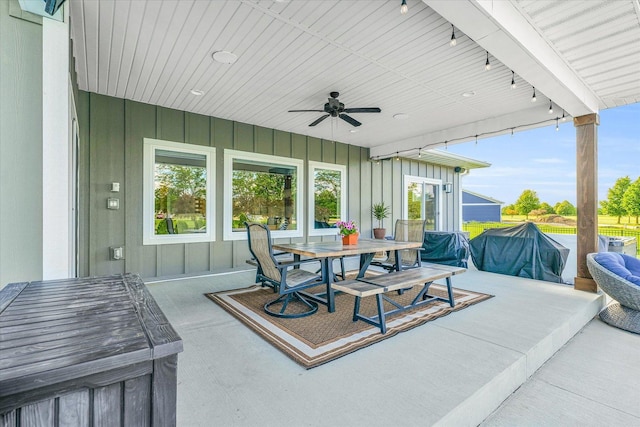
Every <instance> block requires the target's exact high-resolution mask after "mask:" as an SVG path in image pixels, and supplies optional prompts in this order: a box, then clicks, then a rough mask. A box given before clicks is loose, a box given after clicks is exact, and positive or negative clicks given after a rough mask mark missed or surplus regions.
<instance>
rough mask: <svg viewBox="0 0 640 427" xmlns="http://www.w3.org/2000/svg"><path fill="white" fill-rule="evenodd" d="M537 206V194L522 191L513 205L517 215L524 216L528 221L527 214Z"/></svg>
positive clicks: (538, 202) (530, 191)
mask: <svg viewBox="0 0 640 427" xmlns="http://www.w3.org/2000/svg"><path fill="white" fill-rule="evenodd" d="M539 206H540V199H539V198H538V193H536V192H535V191H533V190H524V191H523V192H522V194H521V195H520V197H519V198H518V200H516V203H515V208H516V210H517V211H518V213H519V214H520V215H525V217H526V219H529V212H531V211H532V210H534V209H538V207H539Z"/></svg>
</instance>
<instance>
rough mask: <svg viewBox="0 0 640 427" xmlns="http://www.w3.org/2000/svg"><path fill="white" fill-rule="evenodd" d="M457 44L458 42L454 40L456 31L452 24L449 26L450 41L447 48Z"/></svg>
mask: <svg viewBox="0 0 640 427" xmlns="http://www.w3.org/2000/svg"><path fill="white" fill-rule="evenodd" d="M457 44H458V41H457V40H456V29H455V27H454V26H453V24H451V41H450V42H449V46H451V47H453V46H455V45H457Z"/></svg>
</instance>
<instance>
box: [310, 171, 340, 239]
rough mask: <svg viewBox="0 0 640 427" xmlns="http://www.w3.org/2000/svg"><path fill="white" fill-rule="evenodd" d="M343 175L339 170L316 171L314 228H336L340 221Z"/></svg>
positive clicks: (314, 176) (314, 179) (314, 180)
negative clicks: (337, 222)
mask: <svg viewBox="0 0 640 427" xmlns="http://www.w3.org/2000/svg"><path fill="white" fill-rule="evenodd" d="M341 180H342V174H341V172H340V171H337V170H330V169H315V170H314V173H313V182H314V192H313V197H314V210H315V211H314V228H316V229H318V228H335V223H336V221H338V220H339V219H340V212H341V208H342V206H340V203H341V192H342V188H341Z"/></svg>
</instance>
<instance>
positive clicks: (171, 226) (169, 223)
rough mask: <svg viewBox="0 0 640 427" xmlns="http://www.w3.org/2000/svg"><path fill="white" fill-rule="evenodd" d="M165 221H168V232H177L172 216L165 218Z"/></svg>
mask: <svg viewBox="0 0 640 427" xmlns="http://www.w3.org/2000/svg"><path fill="white" fill-rule="evenodd" d="M164 221H165V222H166V223H167V233H169V234H177V233H176V230H175V229H174V228H173V220H172V219H171V218H165V219H164Z"/></svg>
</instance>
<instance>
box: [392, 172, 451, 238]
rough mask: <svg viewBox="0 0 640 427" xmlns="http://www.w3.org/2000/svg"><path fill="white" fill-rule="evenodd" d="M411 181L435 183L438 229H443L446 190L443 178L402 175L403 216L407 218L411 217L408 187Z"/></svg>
mask: <svg viewBox="0 0 640 427" xmlns="http://www.w3.org/2000/svg"><path fill="white" fill-rule="evenodd" d="M410 182H418V183H421V184H431V185H435V186H436V188H437V189H438V190H437V191H438V195H437V203H438V204H437V205H436V216H437V219H436V224H437V228H436V230H442V201H443V196H444V191H443V189H442V180H441V179H436V178H425V177H422V176H414V175H404V176H403V177H402V218H403V219H407V218H408V217H409V200H408V198H407V187H408V185H409V183H410Z"/></svg>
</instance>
